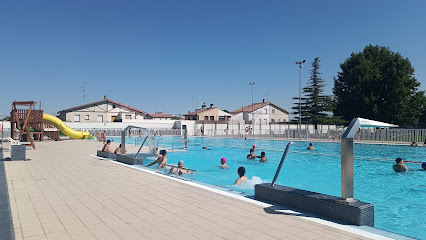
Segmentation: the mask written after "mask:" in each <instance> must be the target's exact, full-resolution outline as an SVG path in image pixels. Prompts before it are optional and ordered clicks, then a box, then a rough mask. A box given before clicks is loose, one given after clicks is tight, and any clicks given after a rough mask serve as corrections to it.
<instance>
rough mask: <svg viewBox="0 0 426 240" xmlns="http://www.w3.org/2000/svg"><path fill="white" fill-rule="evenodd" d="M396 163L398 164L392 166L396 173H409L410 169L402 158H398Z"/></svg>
mask: <svg viewBox="0 0 426 240" xmlns="http://www.w3.org/2000/svg"><path fill="white" fill-rule="evenodd" d="M395 162H396V164H395V165H393V166H392V168H393V170H394V171H395V172H406V171H408V168H407V166H405V164H404V161H403V160H402V158H397V159H396V160H395Z"/></svg>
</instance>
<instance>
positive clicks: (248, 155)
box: [247, 148, 257, 159]
mask: <svg viewBox="0 0 426 240" xmlns="http://www.w3.org/2000/svg"><path fill="white" fill-rule="evenodd" d="M256 157H257V156H256V154H255V153H254V150H253V148H251V149H250V153H249V154H247V159H254V158H256Z"/></svg>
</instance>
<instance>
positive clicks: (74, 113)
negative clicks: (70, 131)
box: [58, 96, 146, 123]
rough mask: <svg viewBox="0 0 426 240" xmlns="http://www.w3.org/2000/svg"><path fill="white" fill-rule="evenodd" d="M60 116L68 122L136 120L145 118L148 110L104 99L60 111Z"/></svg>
mask: <svg viewBox="0 0 426 240" xmlns="http://www.w3.org/2000/svg"><path fill="white" fill-rule="evenodd" d="M58 114H59V118H60V119H61V120H62V121H67V122H103V123H105V122H135V121H140V120H143V119H144V116H145V115H146V112H144V111H142V110H139V109H136V108H133V107H130V106H127V105H124V104H122V103H119V102H116V101H113V100H111V99H108V98H107V97H106V96H104V99H103V100H101V101H97V102H92V103H88V104H84V105H80V106H77V107H72V108H67V109H64V110H61V111H59V112H58Z"/></svg>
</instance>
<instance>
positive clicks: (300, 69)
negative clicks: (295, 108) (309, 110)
mask: <svg viewBox="0 0 426 240" xmlns="http://www.w3.org/2000/svg"><path fill="white" fill-rule="evenodd" d="M303 63H305V60H303V61H296V64H299V140H300V139H302V136H301V133H300V129H301V128H302V101H301V99H302V68H303V65H302V64H303Z"/></svg>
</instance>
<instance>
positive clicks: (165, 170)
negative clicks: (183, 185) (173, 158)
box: [163, 164, 197, 181]
mask: <svg viewBox="0 0 426 240" xmlns="http://www.w3.org/2000/svg"><path fill="white" fill-rule="evenodd" d="M167 167H175V168H178V169H179V168H180V167H178V166H176V165H170V164H163V169H164V173H167ZM185 170H188V171H190V172H191V181H192V180H193V173H194V172H197V170H192V169H189V168H185ZM176 175H178V171H176Z"/></svg>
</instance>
